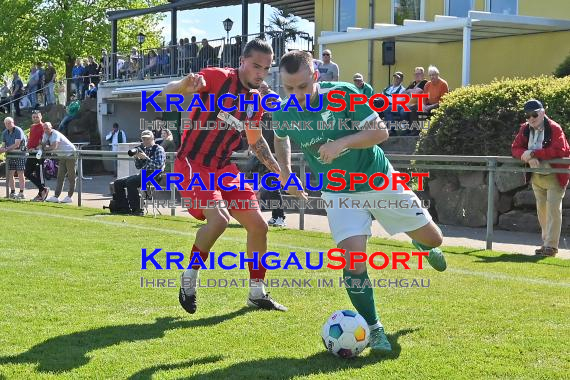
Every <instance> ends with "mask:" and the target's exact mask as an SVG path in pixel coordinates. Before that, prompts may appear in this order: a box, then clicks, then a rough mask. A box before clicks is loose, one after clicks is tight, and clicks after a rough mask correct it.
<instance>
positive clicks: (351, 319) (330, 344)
mask: <svg viewBox="0 0 570 380" xmlns="http://www.w3.org/2000/svg"><path fill="white" fill-rule="evenodd" d="M321 336H322V338H323V344H324V345H325V348H326V349H327V350H329V351H330V352H331V353H332V354H334V355H336V356H339V357H341V358H345V359H347V358H353V357H355V356H357V355H358V354H360V353H361V352H362V351H364V349H365V348H366V346H368V340H369V339H370V329H369V328H368V324H367V323H366V321H365V320H364V318H363V317H362V315H360V314H358V313H356V312H354V311H351V310H338V311H335V312H334V313H333V314H332V315H331V317H330V318H329V319H328V320H327V321H326V322H325V324H324V326H323V329H322V331H321Z"/></svg>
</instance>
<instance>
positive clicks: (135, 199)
mask: <svg viewBox="0 0 570 380" xmlns="http://www.w3.org/2000/svg"><path fill="white" fill-rule="evenodd" d="M141 139H142V144H141V145H140V146H138V147H136V148H133V149H130V150H129V151H128V154H129V156H131V157H134V158H135V167H136V168H137V169H140V170H142V169H145V170H147V171H149V172H152V171H154V170H157V169H159V170H164V163H165V161H166V154H165V152H164V149H163V148H162V147H161V146H160V145H158V144H156V143H155V142H154V135H153V134H152V132H151V131H148V130H147V131H143V132H142V133H141ZM155 178H156V179H157V180H159V176H157V177H155ZM140 186H141V174H140V173H139V174H135V175H131V176H128V177H124V178H120V179H118V180H116V181H115V184H114V187H115V194H114V195H113V198H114V199H115V201H116V202H117V206H118V208H119V209H122V210H124V212H125V213H131V214H133V215H138V216H143V215H144V212H143V210H142V209H141V197H140V195H139V190H138V189H139V187H140ZM125 188H126V189H127V192H126V193H125Z"/></svg>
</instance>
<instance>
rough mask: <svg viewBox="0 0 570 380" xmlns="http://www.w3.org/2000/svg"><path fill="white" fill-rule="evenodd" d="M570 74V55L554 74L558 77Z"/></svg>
mask: <svg viewBox="0 0 570 380" xmlns="http://www.w3.org/2000/svg"><path fill="white" fill-rule="evenodd" d="M568 75H570V55H568V56H567V57H566V59H565V60H564V61H562V63H561V64H560V65H559V66H558V67H557V68H556V70H554V76H555V77H557V78H564V77H565V76H568Z"/></svg>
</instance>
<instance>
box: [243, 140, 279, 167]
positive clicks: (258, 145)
mask: <svg viewBox="0 0 570 380" xmlns="http://www.w3.org/2000/svg"><path fill="white" fill-rule="evenodd" d="M249 148H250V149H251V150H252V151H253V153H255V156H256V157H257V158H258V159H259V161H261V163H262V164H263V165H265V166H266V167H267V169H269V170H270V171H271V172H273V173H278V174H280V173H281V169H280V167H279V164H278V163H277V161H275V158H273V154H272V153H271V150H270V149H269V145H267V141H265V139H264V138H263V136H261V137H260V138H259V139H257V141H256V142H255V143H253V144H250V145H249Z"/></svg>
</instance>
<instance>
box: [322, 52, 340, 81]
mask: <svg viewBox="0 0 570 380" xmlns="http://www.w3.org/2000/svg"><path fill="white" fill-rule="evenodd" d="M331 58H332V53H331V51H330V50H329V49H326V50H324V51H323V60H322V61H319V63H318V66H317V68H318V70H319V79H318V81H319V82H325V81H326V82H337V81H338V75H339V70H338V65H337V64H336V63H334V62H333V61H332V60H331Z"/></svg>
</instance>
